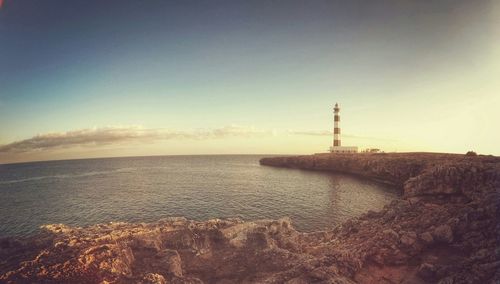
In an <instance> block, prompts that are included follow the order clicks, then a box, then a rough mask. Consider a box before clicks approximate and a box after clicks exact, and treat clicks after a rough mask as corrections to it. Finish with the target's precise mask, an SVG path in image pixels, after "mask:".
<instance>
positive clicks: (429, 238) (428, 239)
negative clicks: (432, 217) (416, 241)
mask: <svg viewBox="0 0 500 284" xmlns="http://www.w3.org/2000/svg"><path fill="white" fill-rule="evenodd" d="M419 238H420V239H421V240H422V241H423V242H424V243H425V244H428V245H430V244H432V243H433V242H434V238H433V237H432V234H431V233H429V232H424V233H422V234H420V236H419Z"/></svg>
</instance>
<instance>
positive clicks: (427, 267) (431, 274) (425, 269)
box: [417, 263, 436, 281]
mask: <svg viewBox="0 0 500 284" xmlns="http://www.w3.org/2000/svg"><path fill="white" fill-rule="evenodd" d="M417 273H418V276H420V277H421V278H422V279H424V280H427V281H435V280H436V267H435V266H434V265H432V264H429V263H422V264H421V265H420V266H419V268H418V272H417Z"/></svg>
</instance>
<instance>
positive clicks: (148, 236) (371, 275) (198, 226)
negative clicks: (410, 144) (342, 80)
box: [0, 153, 500, 284]
mask: <svg viewBox="0 0 500 284" xmlns="http://www.w3.org/2000/svg"><path fill="white" fill-rule="evenodd" d="M261 164H262V165H267V166H277V167H290V168H299V169H308V170H325V171H334V172H342V173H348V174H354V175H357V176H361V177H365V178H371V179H376V180H379V181H383V182H386V183H390V184H393V185H395V186H398V187H400V188H401V189H402V199H401V200H394V201H393V202H392V203H391V204H389V205H387V206H385V207H384V208H381V210H380V211H369V212H367V213H365V214H363V215H362V216H360V217H359V218H354V219H351V220H349V221H347V222H345V223H343V224H342V225H340V226H337V227H335V228H333V229H332V230H330V231H321V232H313V233H301V232H298V231H296V230H295V229H294V228H293V226H292V224H291V222H290V220H287V219H282V220H260V221H254V222H243V221H241V220H238V219H227V220H209V221H205V222H196V221H190V220H186V219H184V218H169V219H164V220H160V221H158V222H156V223H147V224H131V223H111V224H100V225H95V226H91V227H86V228H73V227H67V226H64V225H60V224H59V225H47V226H45V227H44V228H43V232H42V233H40V234H39V235H37V236H34V237H31V238H29V239H14V238H7V239H2V240H0V283H2V282H4V283H295V284H298V283H354V282H358V283H402V282H406V283H437V282H440V283H481V282H486V283H490V282H492V283H498V282H500V272H498V271H500V248H499V245H498V244H499V243H500V239H499V238H500V224H499V222H498V220H499V219H498V217H499V214H500V211H499V210H498V209H499V208H498V207H499V204H500V158H499V157H493V156H465V155H453V154H430V153H401V154H355V155H331V154H317V155H310V156H294V157H274V158H264V159H262V160H261Z"/></svg>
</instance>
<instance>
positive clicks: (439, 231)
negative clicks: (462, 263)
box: [432, 225, 453, 243]
mask: <svg viewBox="0 0 500 284" xmlns="http://www.w3.org/2000/svg"><path fill="white" fill-rule="evenodd" d="M432 236H433V238H434V239H435V240H436V241H439V242H445V243H451V242H453V231H452V230H451V227H450V226H449V225H441V226H438V227H436V228H435V229H434V231H433V232H432Z"/></svg>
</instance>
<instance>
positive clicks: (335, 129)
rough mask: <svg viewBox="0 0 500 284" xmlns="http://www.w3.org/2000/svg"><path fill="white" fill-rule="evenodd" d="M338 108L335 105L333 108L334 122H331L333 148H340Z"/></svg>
mask: <svg viewBox="0 0 500 284" xmlns="http://www.w3.org/2000/svg"><path fill="white" fill-rule="evenodd" d="M339 112H340V108H339V104H338V103H336V104H335V107H334V108H333V113H334V116H333V118H334V120H333V147H339V146H341V144H340V126H339V124H340V114H339Z"/></svg>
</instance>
